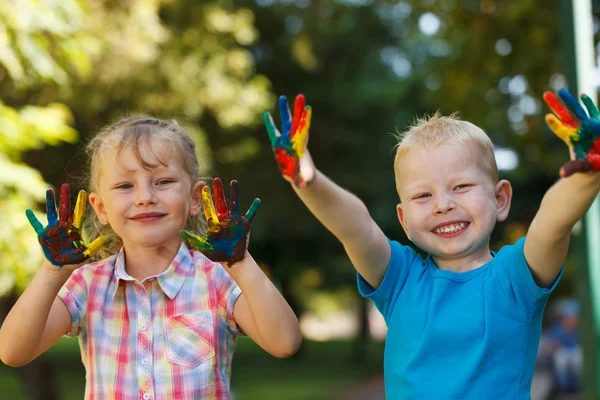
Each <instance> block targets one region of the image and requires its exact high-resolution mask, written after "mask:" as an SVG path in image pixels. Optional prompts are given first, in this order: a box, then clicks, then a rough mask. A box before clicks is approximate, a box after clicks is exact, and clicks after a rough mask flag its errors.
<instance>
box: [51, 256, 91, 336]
mask: <svg viewBox="0 0 600 400" xmlns="http://www.w3.org/2000/svg"><path fill="white" fill-rule="evenodd" d="M58 297H59V298H60V299H61V300H62V301H63V303H65V306H66V307H67V309H68V310H69V313H70V314H71V328H70V329H69V330H68V331H67V332H66V333H65V335H64V336H66V337H75V336H77V335H79V333H80V332H81V329H82V328H83V327H84V326H85V324H86V318H87V300H88V288H87V282H86V281H85V278H84V275H83V268H79V269H76V270H75V271H73V273H72V274H71V276H70V277H69V279H67V282H65V284H64V285H63V287H62V288H61V289H60V291H59V292H58Z"/></svg>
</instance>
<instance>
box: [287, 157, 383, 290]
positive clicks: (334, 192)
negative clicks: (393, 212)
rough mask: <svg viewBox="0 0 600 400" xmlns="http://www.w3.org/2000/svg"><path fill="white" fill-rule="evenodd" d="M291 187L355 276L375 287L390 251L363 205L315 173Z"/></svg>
mask: <svg viewBox="0 0 600 400" xmlns="http://www.w3.org/2000/svg"><path fill="white" fill-rule="evenodd" d="M307 156H308V157H310V155H308V154H306V155H305V157H307ZM292 187H293V188H294V191H295V192H296V193H297V194H298V197H300V199H301V200H302V202H304V204H305V205H306V206H307V207H308V209H309V210H310V212H312V213H313V215H314V216H315V217H316V218H317V219H318V220H319V222H321V223H322V224H323V225H324V226H325V227H326V228H327V229H328V230H329V231H330V232H331V233H333V234H334V235H335V236H336V237H337V238H338V239H339V240H340V241H341V242H342V244H343V245H344V248H345V249H346V253H348V256H349V257H350V260H351V261H352V264H353V265H354V267H355V268H356V270H357V271H358V273H359V274H360V275H361V276H362V277H363V278H364V279H365V280H366V281H367V282H368V283H369V284H370V285H371V286H372V287H374V288H377V287H378V286H379V284H380V283H381V280H382V279H383V276H384V275H385V272H386V270H387V266H388V264H389V262H390V257H391V248H390V245H389V243H388V240H387V238H386V237H385V235H384V233H383V231H382V230H381V228H379V226H378V225H377V224H376V223H375V221H373V219H372V218H371V215H370V214H369V211H368V210H367V207H366V206H365V204H364V203H363V202H362V201H361V200H360V199H359V198H358V197H356V196H355V195H353V194H352V193H350V192H348V191H346V190H344V189H342V188H341V187H339V186H338V185H336V184H335V183H334V182H333V181H331V180H330V179H329V178H327V177H326V176H325V175H323V174H322V173H321V172H320V171H318V170H315V176H314V178H313V179H312V181H311V182H310V183H309V184H308V185H307V186H305V187H303V188H299V187H297V186H295V185H292Z"/></svg>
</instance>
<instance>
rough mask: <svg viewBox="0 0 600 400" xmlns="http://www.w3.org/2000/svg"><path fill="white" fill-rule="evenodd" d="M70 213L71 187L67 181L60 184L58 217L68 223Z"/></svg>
mask: <svg viewBox="0 0 600 400" xmlns="http://www.w3.org/2000/svg"><path fill="white" fill-rule="evenodd" d="M70 213H71V187H70V186H69V185H68V184H67V183H63V184H62V185H61V186H60V208H59V212H58V215H59V219H60V220H61V221H62V222H64V223H66V224H69V214H70Z"/></svg>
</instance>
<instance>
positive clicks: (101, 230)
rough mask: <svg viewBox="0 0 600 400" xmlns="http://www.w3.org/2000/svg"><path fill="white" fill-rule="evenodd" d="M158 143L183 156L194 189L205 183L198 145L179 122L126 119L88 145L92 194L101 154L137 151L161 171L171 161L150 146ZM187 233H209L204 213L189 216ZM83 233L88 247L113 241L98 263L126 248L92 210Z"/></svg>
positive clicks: (139, 159) (147, 164) (143, 161)
mask: <svg viewBox="0 0 600 400" xmlns="http://www.w3.org/2000/svg"><path fill="white" fill-rule="evenodd" d="M156 139H158V140H166V141H168V142H170V143H171V144H172V145H173V147H174V149H175V151H176V152H177V153H178V155H179V156H180V157H179V159H180V160H181V164H182V166H183V168H184V170H185V171H186V172H187V173H188V174H189V176H190V178H191V182H192V185H194V184H195V183H196V182H198V181H200V180H201V177H200V166H199V162H198V157H197V155H196V144H195V143H194V141H193V140H192V138H191V137H190V136H189V135H188V134H187V133H186V132H185V130H184V129H183V128H181V127H180V126H179V124H178V123H177V121H175V120H172V121H171V122H167V121H163V120H161V119H156V118H152V117H148V116H139V117H129V118H124V119H121V120H119V121H117V122H116V123H114V124H111V125H109V126H107V127H105V128H103V129H102V130H101V131H100V132H99V133H98V134H97V135H96V136H95V137H94V138H93V139H92V140H91V141H90V143H89V144H88V145H87V148H86V150H87V155H88V160H89V162H90V169H89V174H88V187H89V189H90V191H94V192H97V191H98V189H99V185H98V183H99V179H100V168H99V166H100V160H101V154H102V151H103V150H105V149H107V148H112V147H115V146H116V147H117V157H119V155H120V154H121V153H122V151H123V150H125V149H126V148H131V149H133V151H134V154H135V157H136V160H137V162H138V163H139V164H140V165H141V166H142V167H144V168H154V167H158V166H159V164H160V165H165V166H166V165H168V160H165V159H163V158H160V157H159V155H158V154H155V153H154V152H153V151H152V146H149V144H150V142H151V141H152V140H156ZM142 146H144V149H149V152H150V154H149V155H147V154H142V152H141V147H142ZM157 162H158V164H157ZM184 229H186V230H191V231H194V232H197V233H200V234H203V233H204V232H205V231H206V221H205V219H204V218H203V216H202V213H200V215H199V216H194V217H189V216H188V219H187V221H186V225H185V228H184ZM81 232H82V236H83V239H84V241H85V242H86V243H90V242H92V241H93V240H94V239H96V238H97V237H99V236H102V235H109V236H111V237H112V238H113V240H112V241H111V242H110V243H109V245H108V246H107V247H105V248H104V249H103V250H101V251H100V252H99V253H98V254H97V255H96V257H95V258H97V259H102V258H105V257H108V256H110V255H113V254H116V253H117V252H118V251H119V250H120V248H121V246H122V245H123V242H122V240H121V238H120V237H119V235H117V233H116V232H115V231H114V230H113V229H112V228H111V227H110V225H103V224H101V223H100V220H99V219H98V216H97V215H96V213H95V212H94V210H93V209H91V207H88V209H87V210H86V214H85V217H84V221H83V224H82V227H81Z"/></svg>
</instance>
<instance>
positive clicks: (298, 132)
mask: <svg viewBox="0 0 600 400" xmlns="http://www.w3.org/2000/svg"><path fill="white" fill-rule="evenodd" d="M279 114H280V115H281V132H279V131H278V130H277V128H276V127H275V123H274V122H273V118H272V117H271V114H269V113H268V112H265V114H264V121H265V127H266V128H267V133H268V134H269V139H270V140H271V148H272V149H273V153H274V154H275V160H276V161H277V166H278V167H279V170H280V171H281V173H282V174H283V175H284V176H285V177H287V178H288V179H290V180H291V181H292V182H294V185H296V186H298V187H303V186H305V185H306V183H307V182H306V179H305V177H303V176H302V174H301V171H300V160H301V159H302V157H304V152H305V150H306V144H307V142H308V131H309V128H310V119H311V116H312V109H311V107H310V106H307V105H305V100H304V96H303V95H301V94H299V95H298V96H296V100H295V102H294V115H290V109H289V107H288V102H287V98H286V97H285V96H281V97H280V98H279Z"/></svg>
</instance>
